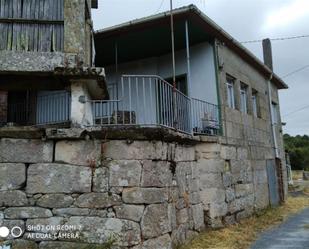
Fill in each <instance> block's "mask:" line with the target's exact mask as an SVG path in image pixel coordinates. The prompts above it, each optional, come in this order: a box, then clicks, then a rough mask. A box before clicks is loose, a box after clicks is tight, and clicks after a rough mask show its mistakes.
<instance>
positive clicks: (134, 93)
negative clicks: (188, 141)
mask: <svg viewBox="0 0 309 249" xmlns="http://www.w3.org/2000/svg"><path fill="white" fill-rule="evenodd" d="M112 88H113V89H112V91H111V92H112V94H111V98H113V99H114V100H95V101H91V102H92V113H93V119H94V121H93V123H94V125H97V126H109V125H138V126H161V127H167V128H171V129H176V130H178V131H181V132H185V133H189V134H192V133H198V134H207V135H216V134H217V131H218V128H219V115H218V107H217V106H216V105H213V104H210V103H207V102H205V101H201V100H198V99H190V98H189V97H188V96H186V95H185V94H183V93H182V92H180V91H179V90H177V89H173V86H172V85H171V84H170V83H168V82H167V81H165V80H164V79H162V78H161V77H159V76H155V75H124V76H122V77H121V81H120V82H119V83H118V84H113V87H112Z"/></svg>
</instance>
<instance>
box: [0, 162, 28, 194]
mask: <svg viewBox="0 0 309 249" xmlns="http://www.w3.org/2000/svg"><path fill="white" fill-rule="evenodd" d="M25 181H26V166H25V164H21V163H17V164H15V163H0V191H4V190H15V189H19V188H21V187H22V186H23V185H24V184H25Z"/></svg>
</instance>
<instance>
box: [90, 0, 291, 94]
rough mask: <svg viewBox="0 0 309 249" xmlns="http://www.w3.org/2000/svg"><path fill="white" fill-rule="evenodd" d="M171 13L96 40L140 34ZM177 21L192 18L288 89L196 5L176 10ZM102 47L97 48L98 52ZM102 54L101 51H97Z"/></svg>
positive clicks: (107, 32) (112, 29)
mask: <svg viewBox="0 0 309 249" xmlns="http://www.w3.org/2000/svg"><path fill="white" fill-rule="evenodd" d="M169 15H170V12H169V11H167V12H163V13H161V14H156V15H152V16H149V17H145V18H140V19H136V20H133V21H130V22H126V23H123V24H120V25H116V26H113V27H109V28H105V29H101V30H98V31H96V32H95V38H96V42H97V44H100V42H101V41H104V39H110V38H111V37H119V36H121V35H122V36H123V35H128V34H130V33H131V32H133V31H135V32H139V31H140V30H142V29H143V28H145V27H146V28H149V27H152V28H153V27H155V26H156V25H159V24H162V22H165V21H168V17H169ZM174 15H175V19H176V20H177V19H181V18H190V20H192V21H193V22H194V25H199V26H200V27H201V28H203V31H204V32H205V33H207V34H208V35H211V36H212V37H215V38H216V39H218V40H220V41H222V42H224V44H225V45H226V46H227V47H229V48H230V49H231V50H233V51H234V52H235V53H237V54H238V55H239V56H240V57H241V58H243V59H244V60H245V61H247V62H248V63H249V64H250V65H252V66H253V67H255V68H256V69H257V70H258V71H259V72H261V73H262V74H264V75H265V76H266V77H270V76H271V75H272V76H273V77H272V82H273V83H274V84H276V85H277V87H278V88H279V89H287V88H288V86H287V84H286V83H285V82H284V81H283V80H282V79H281V78H280V77H279V76H278V75H276V74H275V73H274V72H273V71H272V70H271V69H269V68H268V67H267V66H266V65H264V63H263V62H262V61H261V60H259V59H258V58H257V57H256V56H255V55H254V54H253V53H251V52H250V51H249V50H248V49H247V48H245V47H244V46H243V45H242V44H241V43H239V42H238V41H237V40H235V39H234V38H233V37H232V36H231V35H229V34H228V33H227V32H226V31H224V30H223V29H222V28H221V27H219V26H218V25H217V24H216V23H215V22H214V21H212V20H211V19H210V18H209V17H207V16H206V15H205V14H204V13H202V12H201V11H200V10H199V9H198V8H197V7H196V6H195V5H189V6H186V7H182V8H178V9H175V10H174ZM98 49H100V46H97V50H98ZM97 53H98V54H100V51H97Z"/></svg>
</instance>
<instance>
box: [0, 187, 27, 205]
mask: <svg viewBox="0 0 309 249" xmlns="http://www.w3.org/2000/svg"><path fill="white" fill-rule="evenodd" d="M27 204H28V200H27V196H26V194H25V193H24V192H22V191H19V190H13V191H3V192H0V207H22V206H27Z"/></svg>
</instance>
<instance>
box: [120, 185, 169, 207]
mask: <svg viewBox="0 0 309 249" xmlns="http://www.w3.org/2000/svg"><path fill="white" fill-rule="evenodd" d="M122 199H123V201H124V202H125V203H131V204H154V203H163V202H165V201H167V200H168V191H167V190H166V189H164V188H127V189H124V190H123V192H122Z"/></svg>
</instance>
